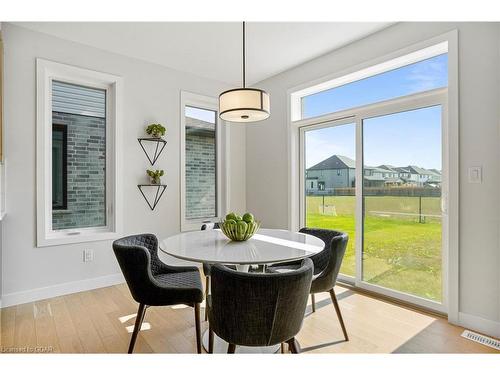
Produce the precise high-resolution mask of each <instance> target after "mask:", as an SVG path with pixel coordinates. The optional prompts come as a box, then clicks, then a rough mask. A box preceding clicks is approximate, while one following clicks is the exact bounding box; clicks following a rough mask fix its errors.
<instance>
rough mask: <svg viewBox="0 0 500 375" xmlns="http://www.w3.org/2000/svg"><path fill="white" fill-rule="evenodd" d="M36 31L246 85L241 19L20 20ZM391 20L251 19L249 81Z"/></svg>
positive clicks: (307, 58) (211, 77) (215, 78)
mask: <svg viewBox="0 0 500 375" xmlns="http://www.w3.org/2000/svg"><path fill="white" fill-rule="evenodd" d="M16 24H17V25H19V26H23V27H26V28H29V29H32V30H35V31H40V32H43V33H47V34H50V35H53V36H56V37H59V38H63V39H68V40H71V41H74V42H78V43H82V44H86V45H89V46H93V47H97V48H100V49H104V50H107V51H111V52H114V53H118V54H122V55H125V56H130V57H134V58H138V59H141V60H146V61H149V62H153V63H157V64H160V65H164V66H167V67H170V68H173V69H176V70H180V71H185V72H188V73H192V74H195V75H197V76H201V77H206V78H210V79H213V80H217V81H221V82H226V83H228V84H231V85H241V48H242V46H241V44H242V41H241V38H242V37H241V23H236V22H148V23H144V22H100V23H99V22H77V23H74V22H18V23H16ZM389 25H390V23H387V22H251V23H247V27H246V30H247V32H246V35H247V84H253V83H256V82H259V81H261V80H263V79H266V78H268V77H271V76H273V75H275V74H278V73H280V72H283V71H285V70H287V69H290V68H292V67H294V66H297V65H299V64H301V63H303V62H305V61H308V60H310V59H313V58H315V57H318V56H320V55H323V54H325V53H327V52H329V51H332V50H334V49H337V48H339V47H341V46H344V45H346V44H348V43H351V42H353V41H355V40H357V39H360V38H363V37H365V36H367V35H369V34H372V33H374V32H376V31H378V30H381V29H383V28H385V27H387V26H389Z"/></svg>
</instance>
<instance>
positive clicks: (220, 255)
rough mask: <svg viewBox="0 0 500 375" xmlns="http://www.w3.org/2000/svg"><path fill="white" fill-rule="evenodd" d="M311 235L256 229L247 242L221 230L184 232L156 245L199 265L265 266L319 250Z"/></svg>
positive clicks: (302, 256) (321, 242)
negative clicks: (227, 234)
mask: <svg viewBox="0 0 500 375" xmlns="http://www.w3.org/2000/svg"><path fill="white" fill-rule="evenodd" d="M324 245H325V244H324V242H323V241H322V240H320V239H319V238H316V237H314V236H311V235H308V234H304V233H297V232H290V231H288V230H279V229H262V228H261V229H259V230H258V231H257V233H255V234H254V235H253V237H252V238H250V239H249V240H247V241H243V242H237V241H231V240H229V239H228V238H227V237H226V236H225V235H224V233H222V232H221V230H219V229H216V230H203V231H195V232H184V233H179V234H176V235H174V236H171V237H168V238H166V239H164V240H162V241H161V242H160V250H161V251H163V252H165V253H167V254H169V255H171V256H174V257H176V258H180V259H184V260H189V261H193V262H200V263H211V264H213V263H224V264H269V263H278V262H286V261H292V260H298V259H303V258H306V257H308V256H310V255H313V254H315V253H317V252H319V251H321V250H323V247H324Z"/></svg>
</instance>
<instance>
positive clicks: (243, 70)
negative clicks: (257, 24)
mask: <svg viewBox="0 0 500 375" xmlns="http://www.w3.org/2000/svg"><path fill="white" fill-rule="evenodd" d="M245 83H246V82H245V21H243V88H245Z"/></svg>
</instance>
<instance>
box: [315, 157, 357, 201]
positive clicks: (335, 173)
mask: <svg viewBox="0 0 500 375" xmlns="http://www.w3.org/2000/svg"><path fill="white" fill-rule="evenodd" d="M355 172H356V162H355V161H354V160H352V159H351V158H348V157H347V156H342V155H332V156H330V157H329V158H328V159H325V160H323V161H322V162H319V163H318V164H316V165H313V166H312V167H311V168H308V169H307V170H306V192H307V193H315V192H319V191H321V192H332V191H333V189H336V188H346V187H354V182H355V179H356V173H355Z"/></svg>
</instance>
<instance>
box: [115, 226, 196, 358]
mask: <svg viewBox="0 0 500 375" xmlns="http://www.w3.org/2000/svg"><path fill="white" fill-rule="evenodd" d="M113 251H114V253H115V256H116V259H117V260H118V264H119V265H120V268H121V270H122V272H123V275H124V276H125V280H126V282H127V285H128V288H129V289H130V293H131V294H132V297H133V298H134V300H135V301H136V302H138V303H139V309H138V312H137V317H136V318H135V325H134V331H133V333H132V337H131V339H130V345H129V348H128V353H129V354H130V353H132V352H133V350H134V345H135V341H136V339H137V335H138V333H139V331H140V329H141V326H142V321H143V320H144V316H145V314H146V309H147V308H148V307H150V306H171V305H179V304H185V305H188V306H191V307H194V317H195V326H196V348H197V351H198V353H201V331H200V303H201V302H202V301H203V287H202V284H201V279H200V272H199V270H198V267H177V266H170V265H167V264H165V263H163V262H162V261H161V260H160V258H159V257H158V239H157V238H156V236H155V235H154V234H138V235H132V236H128V237H124V238H120V239H118V240H116V241H114V242H113Z"/></svg>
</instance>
